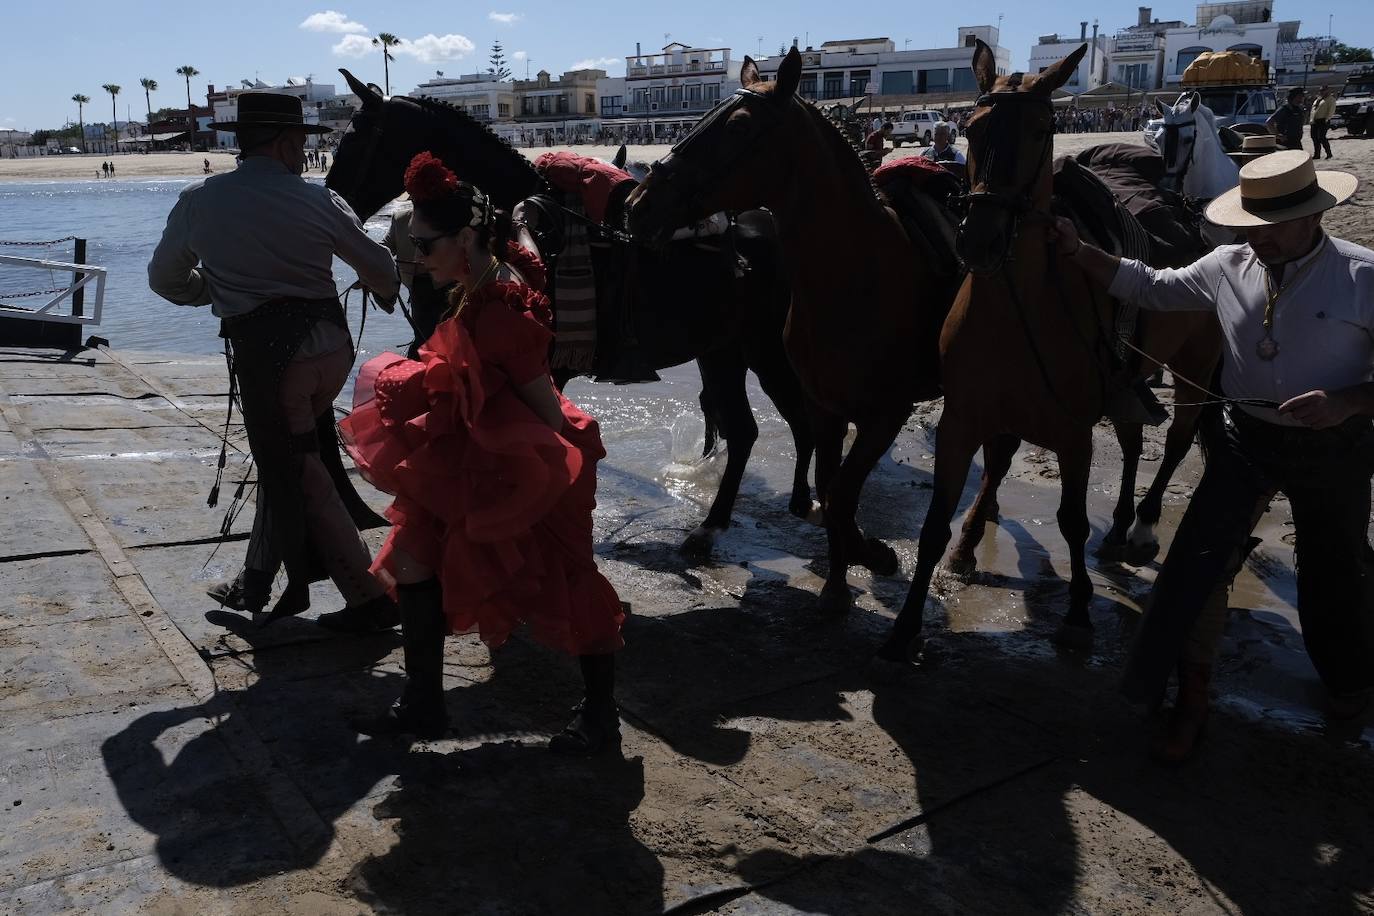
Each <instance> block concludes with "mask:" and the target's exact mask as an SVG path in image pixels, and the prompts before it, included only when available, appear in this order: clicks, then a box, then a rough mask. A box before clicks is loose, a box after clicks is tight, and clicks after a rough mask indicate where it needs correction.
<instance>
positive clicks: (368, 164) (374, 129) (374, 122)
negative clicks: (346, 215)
mask: <svg viewBox="0 0 1374 916" xmlns="http://www.w3.org/2000/svg"><path fill="white" fill-rule="evenodd" d="M365 114H366V112H359V113H358V114H355V115H354V116H353V118H352V119H351V120H350V121H349V122H348V123H349V127H351V128H353V131H352V132H353V133H359V132H360V131H359V130H358V127H357V125H356V122H357V119H358V116H359V115H365ZM381 120H382V119H381V118H380V117H377V118H374V117H372V116H371V115H367V122H368V126H367V127H366V128H365V129H364V130H365V132H366V135H367V145H366V146H364V147H363V158H362V160H361V161H360V162H359V163H358V168H357V170H356V171H355V173H354V174H355V177H354V179H353V181H352V182H350V184H349V187H348V189H347V190H346V191H343V190H340V191H336V192H335V193H337V194H338V195H339V196H340V197H342V198H343V199H344V200H345V201H349V202H350V203H349V206H352V201H355V200H357V199H358V192H360V191H361V190H362V189H363V183H364V182H365V181H366V180H367V176H368V175H370V174H371V173H372V160H373V159H375V158H377V147H378V146H380V145H381V143H382V124H381ZM334 164H335V165H338V164H339V157H338V154H337V153H336V154H335V156H334Z"/></svg>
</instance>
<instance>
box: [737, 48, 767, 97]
mask: <svg viewBox="0 0 1374 916" xmlns="http://www.w3.org/2000/svg"><path fill="white" fill-rule="evenodd" d="M761 82H763V77H762V76H760V75H759V65H758V63H756V62H755V61H754V58H752V57H750V56H749V55H748V54H746V55H744V66H743V67H740V68H739V84H740V85H741V86H743V87H744V88H745V89H752V88H754V86H756V85H758V84H759V83H761Z"/></svg>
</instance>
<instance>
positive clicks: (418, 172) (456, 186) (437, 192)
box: [405, 151, 495, 228]
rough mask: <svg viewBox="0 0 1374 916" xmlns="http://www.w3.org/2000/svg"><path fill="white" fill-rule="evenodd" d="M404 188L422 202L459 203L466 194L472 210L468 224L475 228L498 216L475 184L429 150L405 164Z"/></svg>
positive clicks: (422, 203)
mask: <svg viewBox="0 0 1374 916" xmlns="http://www.w3.org/2000/svg"><path fill="white" fill-rule="evenodd" d="M405 188H406V193H408V194H409V195H410V199H411V200H413V201H415V202H416V203H417V204H420V205H422V206H423V205H425V204H444V203H447V202H450V201H451V202H452V203H454V204H458V203H459V201H460V200H461V199H463V198H466V203H468V205H469V207H470V209H471V211H472V212H471V215H470V216H469V218H468V220H467V224H468V225H469V226H472V227H474V228H475V227H477V226H483V225H486V224H487V223H489V222H491V220H492V219H493V218H494V216H495V214H494V213H493V211H492V209H491V204H490V203H489V202H488V201H487V196H486V195H485V194H483V193H482V192H481V191H480V190H479V189H478V188H477V187H476V186H474V185H471V184H468V183H467V182H466V181H459V180H458V176H457V175H455V174H454V173H453V170H452V169H450V168H449V167H448V166H446V165H444V163H443V161H442V160H440V159H439V158H438V157H437V156H435V155H434V154H433V153H431V152H429V151H425V152H423V153H417V154H416V155H415V158H414V159H412V160H410V165H409V166H408V167H407V168H406V176H405ZM455 198H456V199H455Z"/></svg>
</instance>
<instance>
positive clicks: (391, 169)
mask: <svg viewBox="0 0 1374 916" xmlns="http://www.w3.org/2000/svg"><path fill="white" fill-rule="evenodd" d="M339 72H340V73H342V74H343V75H344V79H346V80H347V81H348V85H349V88H350V89H352V90H353V92H354V94H355V95H357V96H358V98H359V99H361V100H362V103H363V104H362V108H361V109H359V110H358V111H357V112H355V113H354V115H353V118H352V119H351V120H350V121H349V123H348V129H347V130H346V131H345V132H344V137H343V139H342V140H341V141H340V142H339V148H338V150H336V151H335V153H334V162H333V164H332V165H331V166H330V169H329V175H328V177H327V178H326V179H325V184H326V185H327V186H328V187H329V188H330V189H331V190H333V191H335V192H336V193H338V194H339V195H340V196H341V197H343V199H344V200H345V201H347V202H348V205H349V206H350V207H352V208H353V211H354V212H355V213H357V214H358V216H359V218H361V219H367V218H368V217H369V216H372V215H373V214H374V213H376V212H377V211H378V210H380V209H381V208H382V207H384V206H385V205H386V204H388V203H389V202H391V201H392V200H394V199H396V198H397V197H399V196H400V194H401V192H402V191H403V190H404V181H405V170H406V167H407V166H408V165H410V160H411V159H413V158H415V155H416V154H417V153H421V152H424V151H426V150H428V151H430V152H432V153H433V154H434V155H436V156H438V157H439V158H440V159H441V160H443V162H444V164H445V165H447V166H448V167H449V168H451V169H453V171H454V172H456V173H457V174H458V176H459V177H460V178H462V179H463V180H465V181H470V182H472V183H473V184H475V185H477V186H478V187H479V188H481V189H482V190H483V191H484V192H486V194H487V196H488V197H489V198H490V199H491V200H492V202H493V203H494V204H496V206H498V207H500V208H501V209H503V210H509V209H511V208H512V207H514V206H515V205H516V204H517V203H518V202H519V201H520V200H522V199H524V198H525V197H527V196H529V195H530V194H532V193H533V192H534V190H535V188H537V187H538V184H539V173H538V172H536V171H535V170H534V166H533V165H532V164H531V163H530V161H529V160H528V159H526V158H525V157H524V156H522V155H521V154H520V153H519V152H518V151H517V150H515V149H514V148H512V147H511V146H510V145H509V144H508V143H506V142H505V141H504V140H502V139H501V138H500V137H498V136H496V135H495V134H493V133H492V132H491V131H490V130H489V129H488V128H487V127H486V126H485V125H484V124H482V123H481V122H479V121H477V120H475V119H474V118H472V117H470V116H469V115H468V114H467V113H466V112H464V111H462V110H461V109H458V108H455V107H454V106H452V105H449V104H448V103H446V102H442V101H437V100H434V99H423V98H421V99H412V98H407V97H405V96H392V97H391V98H383V97H382V94H381V93H380V92H379V91H377V89H376V87H374V86H369V85H367V84H364V83H363V82H361V81H360V80H358V79H357V78H356V77H355V76H353V74H351V73H349V72H348V71H347V70H340V71H339Z"/></svg>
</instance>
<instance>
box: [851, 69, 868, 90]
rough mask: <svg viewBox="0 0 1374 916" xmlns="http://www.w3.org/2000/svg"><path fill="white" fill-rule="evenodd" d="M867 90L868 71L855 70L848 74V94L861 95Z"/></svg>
mask: <svg viewBox="0 0 1374 916" xmlns="http://www.w3.org/2000/svg"><path fill="white" fill-rule="evenodd" d="M867 91H868V71H867V70H855V71H853V72H851V73H850V74H849V94H850V95H853V96H859V95H863V94H864V93H866V92H867Z"/></svg>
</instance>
